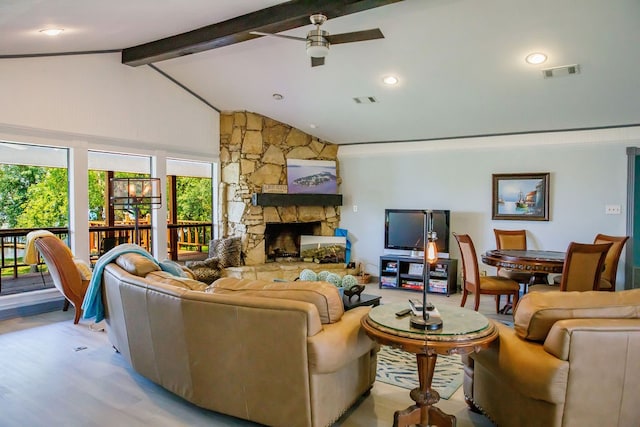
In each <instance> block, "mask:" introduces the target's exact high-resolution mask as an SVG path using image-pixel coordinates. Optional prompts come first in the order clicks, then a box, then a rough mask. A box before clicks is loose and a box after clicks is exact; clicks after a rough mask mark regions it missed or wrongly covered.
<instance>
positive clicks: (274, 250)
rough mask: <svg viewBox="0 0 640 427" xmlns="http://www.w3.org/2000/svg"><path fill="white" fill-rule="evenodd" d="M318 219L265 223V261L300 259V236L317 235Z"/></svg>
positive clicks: (320, 228)
mask: <svg viewBox="0 0 640 427" xmlns="http://www.w3.org/2000/svg"><path fill="white" fill-rule="evenodd" d="M321 231H322V226H321V223H320V221H313V222H285V223H267V224H266V228H265V232H264V240H265V246H264V250H265V258H266V262H276V261H277V262H280V261H300V236H303V235H305V236H319V235H321Z"/></svg>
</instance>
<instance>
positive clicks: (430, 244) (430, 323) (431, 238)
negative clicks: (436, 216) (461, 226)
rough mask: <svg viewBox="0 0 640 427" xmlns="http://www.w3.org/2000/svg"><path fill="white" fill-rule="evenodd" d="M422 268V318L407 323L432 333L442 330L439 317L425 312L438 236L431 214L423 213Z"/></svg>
mask: <svg viewBox="0 0 640 427" xmlns="http://www.w3.org/2000/svg"><path fill="white" fill-rule="evenodd" d="M423 235H424V239H423V261H424V264H423V267H422V316H416V315H413V316H411V319H410V320H409V323H410V325H411V327H412V328H416V329H427V330H430V331H434V330H437V329H440V328H442V319H441V318H440V316H438V317H435V316H429V313H428V312H427V288H428V287H429V273H430V270H431V264H433V263H434V262H436V261H437V260H438V248H437V247H436V240H438V236H437V235H436V232H435V231H433V212H432V211H430V210H426V211H424V227H423Z"/></svg>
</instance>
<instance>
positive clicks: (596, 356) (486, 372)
mask: <svg viewBox="0 0 640 427" xmlns="http://www.w3.org/2000/svg"><path fill="white" fill-rule="evenodd" d="M498 328H499V333H500V336H499V339H498V340H496V341H495V342H494V343H493V344H492V346H491V347H490V348H489V349H487V350H483V351H481V352H479V353H476V354H473V355H471V356H468V357H465V358H463V360H464V362H465V379H464V393H465V397H466V399H467V403H469V404H470V406H472V405H475V406H476V407H477V408H478V409H480V410H481V411H482V412H483V413H484V414H485V415H487V416H488V417H489V418H490V419H491V420H492V421H493V422H495V423H496V424H497V425H498V426H518V427H521V426H536V427H537V426H545V427H552V426H562V427H589V426H594V427H596V426H597V427H600V426H607V427H612V426H618V427H626V426H638V425H640V404H639V401H638V398H639V396H640V289H636V290H628V291H621V292H597V291H588V292H559V291H553V292H544V293H543V292H532V293H529V294H526V295H525V296H524V297H523V298H522V299H521V300H520V302H519V304H518V306H517V307H516V310H515V313H514V328H510V327H508V326H505V325H503V324H500V323H498Z"/></svg>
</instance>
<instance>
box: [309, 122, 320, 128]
mask: <svg viewBox="0 0 640 427" xmlns="http://www.w3.org/2000/svg"><path fill="white" fill-rule="evenodd" d="M309 127H310V128H311V129H315V128H317V127H318V125H317V124H315V123H311V124H310V125H309Z"/></svg>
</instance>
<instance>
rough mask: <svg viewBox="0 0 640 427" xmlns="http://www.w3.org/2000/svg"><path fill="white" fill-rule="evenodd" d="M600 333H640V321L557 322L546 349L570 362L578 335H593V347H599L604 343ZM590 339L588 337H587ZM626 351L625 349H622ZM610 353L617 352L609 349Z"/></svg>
mask: <svg viewBox="0 0 640 427" xmlns="http://www.w3.org/2000/svg"><path fill="white" fill-rule="evenodd" d="M600 332H605V333H611V332H614V333H615V332H617V333H622V334H627V333H629V332H635V333H636V334H637V333H640V320H639V319H571V320H560V321H558V322H556V323H555V324H554V325H553V327H552V328H551V330H550V331H549V335H547V339H546V340H545V342H544V349H545V350H546V351H547V352H548V353H550V354H552V355H554V356H555V357H557V358H558V359H561V360H569V359H570V356H571V352H570V349H571V339H572V337H573V335H574V334H576V333H585V334H590V333H592V334H591V335H592V343H591V344H592V345H593V347H597V346H600V345H602V344H603V343H602V342H601V341H600V340H601V338H603V335H601V334H599V333H600ZM585 336H587V339H589V338H588V335H585ZM620 350H621V351H624V350H623V349H620ZM608 351H616V350H615V349H612V348H609V349H608Z"/></svg>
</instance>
